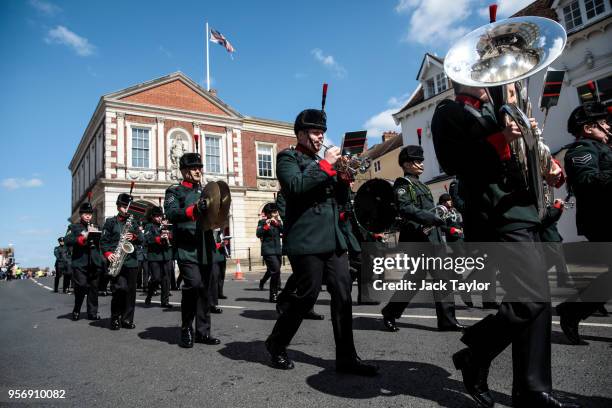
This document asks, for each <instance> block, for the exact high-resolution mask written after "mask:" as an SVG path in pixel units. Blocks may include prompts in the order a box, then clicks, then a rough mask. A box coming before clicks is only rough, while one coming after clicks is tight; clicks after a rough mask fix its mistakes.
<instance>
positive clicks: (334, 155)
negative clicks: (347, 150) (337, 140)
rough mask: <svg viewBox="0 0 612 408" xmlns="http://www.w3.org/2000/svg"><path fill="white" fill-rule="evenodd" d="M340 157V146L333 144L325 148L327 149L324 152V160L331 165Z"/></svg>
mask: <svg viewBox="0 0 612 408" xmlns="http://www.w3.org/2000/svg"><path fill="white" fill-rule="evenodd" d="M340 157H341V155H340V148H339V147H338V146H333V147H331V148H329V149H327V151H326V152H325V160H326V161H327V162H328V163H329V164H331V165H332V166H333V165H334V164H336V162H337V161H338V159H339V158H340Z"/></svg>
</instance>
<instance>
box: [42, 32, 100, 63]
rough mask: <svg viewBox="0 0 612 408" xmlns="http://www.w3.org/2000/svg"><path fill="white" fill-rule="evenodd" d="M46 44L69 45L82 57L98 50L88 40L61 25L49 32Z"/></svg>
mask: <svg viewBox="0 0 612 408" xmlns="http://www.w3.org/2000/svg"><path fill="white" fill-rule="evenodd" d="M45 42H46V43H47V44H63V45H67V46H68V47H70V48H72V49H73V50H74V52H76V53H77V55H80V56H81V57H87V56H89V55H92V54H93V53H94V51H95V48H96V47H95V46H94V45H93V44H91V43H90V42H89V40H88V39H87V38H85V37H81V36H80V35H78V34H76V33H73V32H72V31H70V30H69V29H67V28H66V27H64V26H61V25H60V26H57V27H55V28H53V29H51V30H49V32H48V33H47V36H46V37H45Z"/></svg>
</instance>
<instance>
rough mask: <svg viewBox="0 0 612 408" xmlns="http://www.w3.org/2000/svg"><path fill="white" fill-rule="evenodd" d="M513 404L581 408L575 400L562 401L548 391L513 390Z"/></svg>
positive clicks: (517, 406)
mask: <svg viewBox="0 0 612 408" xmlns="http://www.w3.org/2000/svg"><path fill="white" fill-rule="evenodd" d="M512 406H513V407H514V408H581V407H582V405H580V404H576V403H574V402H561V401H559V400H558V399H556V398H555V397H553V395H552V394H551V393H548V392H537V391H528V392H522V393H521V392H513V393H512Z"/></svg>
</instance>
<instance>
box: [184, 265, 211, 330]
mask: <svg viewBox="0 0 612 408" xmlns="http://www.w3.org/2000/svg"><path fill="white" fill-rule="evenodd" d="M179 270H180V274H181V275H180V276H182V278H183V291H182V299H181V318H182V323H181V325H182V327H183V328H185V327H191V325H192V323H193V319H194V318H195V319H196V328H195V331H196V333H198V334H199V335H202V336H209V335H210V311H209V308H210V303H209V300H208V288H209V285H210V276H211V265H202V264H197V263H192V262H179Z"/></svg>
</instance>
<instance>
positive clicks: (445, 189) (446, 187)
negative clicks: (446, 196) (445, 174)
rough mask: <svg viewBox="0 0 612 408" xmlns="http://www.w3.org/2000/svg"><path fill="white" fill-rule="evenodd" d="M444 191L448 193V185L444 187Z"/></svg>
mask: <svg viewBox="0 0 612 408" xmlns="http://www.w3.org/2000/svg"><path fill="white" fill-rule="evenodd" d="M444 191H446V192H447V193H448V186H447V185H446V184H445V185H444Z"/></svg>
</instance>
